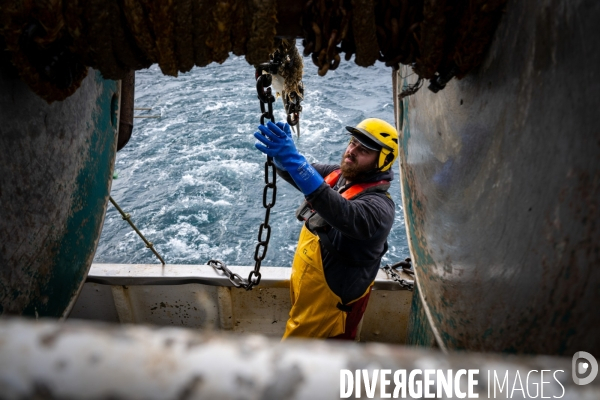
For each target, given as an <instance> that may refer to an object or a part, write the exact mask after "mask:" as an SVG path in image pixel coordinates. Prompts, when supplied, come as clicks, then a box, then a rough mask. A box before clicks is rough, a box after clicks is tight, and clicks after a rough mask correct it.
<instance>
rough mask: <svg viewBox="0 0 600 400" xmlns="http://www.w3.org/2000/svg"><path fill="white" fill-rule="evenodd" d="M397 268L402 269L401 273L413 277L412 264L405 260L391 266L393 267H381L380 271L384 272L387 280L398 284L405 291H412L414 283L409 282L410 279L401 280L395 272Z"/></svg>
mask: <svg viewBox="0 0 600 400" xmlns="http://www.w3.org/2000/svg"><path fill="white" fill-rule="evenodd" d="M398 267H402V271H403V272H405V273H407V274H410V275H414V274H415V273H414V271H413V270H412V263H411V259H410V258H407V259H406V260H404V261H400V262H399V263H396V264H393V265H386V266H385V267H381V269H382V270H383V271H384V272H385V274H386V275H387V277H388V279H391V280H393V281H394V282H398V284H399V285H400V286H401V287H402V288H403V289H406V290H409V291H411V292H412V291H413V289H414V287H415V281H414V280H411V279H404V278H402V277H401V276H400V275H399V274H398V273H397V272H396V271H395V269H396V268H398Z"/></svg>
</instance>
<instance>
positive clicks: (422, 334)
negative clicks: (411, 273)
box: [406, 287, 436, 347]
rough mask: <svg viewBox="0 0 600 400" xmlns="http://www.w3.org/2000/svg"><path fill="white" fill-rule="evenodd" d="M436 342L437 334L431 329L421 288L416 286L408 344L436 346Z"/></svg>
mask: <svg viewBox="0 0 600 400" xmlns="http://www.w3.org/2000/svg"><path fill="white" fill-rule="evenodd" d="M435 343H436V342H435V335H434V334H433V331H432V330H431V325H430V324H429V319H428V318H427V314H426V313H425V309H424V308H423V301H422V300H421V297H420V296H419V288H418V287H415V290H414V293H413V298H412V303H411V306H410V317H409V320H408V327H407V333H406V344H408V345H411V346H422V347H433V346H435Z"/></svg>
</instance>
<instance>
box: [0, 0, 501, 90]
mask: <svg viewBox="0 0 600 400" xmlns="http://www.w3.org/2000/svg"><path fill="white" fill-rule="evenodd" d="M296 1H300V0H296ZM505 3H506V0H454V1H452V2H450V1H448V0H308V1H306V2H305V3H304V11H303V12H302V15H301V16H299V18H300V19H301V21H300V26H302V29H303V31H304V33H303V37H304V42H303V43H304V55H305V56H308V55H310V56H311V58H312V60H313V62H314V63H315V65H317V67H318V73H319V75H325V74H326V73H327V72H328V71H332V70H335V69H336V68H337V67H338V66H339V64H340V59H341V58H340V57H341V54H342V53H345V59H346V60H350V58H351V57H352V55H354V54H355V55H356V57H355V61H356V63H357V64H358V65H360V66H369V65H373V64H374V63H375V61H376V60H379V61H381V62H384V63H385V64H386V65H387V66H391V67H394V68H397V67H398V66H399V64H404V65H410V66H412V67H413V68H414V71H415V72H416V73H417V74H418V75H419V76H420V77H421V78H423V79H429V80H431V81H432V83H433V86H431V85H430V88H431V89H432V90H434V91H435V90H440V88H443V87H444V86H445V82H447V81H449V80H450V79H451V78H452V77H454V76H456V77H457V78H459V79H460V78H462V77H464V76H465V75H466V74H467V73H468V72H469V71H470V70H471V69H473V68H474V67H475V66H477V65H478V64H479V63H481V61H482V59H483V54H484V52H485V50H486V48H487V47H488V45H489V43H490V41H491V38H492V35H493V33H494V30H495V29H496V26H497V25H498V21H499V19H500V16H501V14H502V10H503V7H504V5H505ZM0 9H1V10H2V12H1V13H0V50H3V49H2V48H1V47H5V48H6V49H7V50H8V52H9V54H10V57H11V61H12V63H13V64H14V65H15V67H16V68H17V70H18V71H19V74H20V75H21V78H22V79H23V80H24V81H25V82H26V83H27V84H28V85H29V86H30V87H31V89H32V90H33V91H35V92H36V93H37V94H38V95H39V96H41V97H42V98H44V99H45V100H46V101H48V102H52V101H56V100H63V99H65V98H66V97H68V96H70V95H71V94H72V93H74V92H75V90H77V88H78V87H79V85H80V84H81V81H82V80H83V78H85V76H86V73H87V67H92V68H94V69H97V70H100V71H101V72H102V75H103V76H104V77H105V78H108V79H122V78H123V77H124V76H125V74H126V73H127V72H128V71H130V70H138V69H142V68H147V67H149V66H150V65H152V64H154V63H158V65H159V66H160V69H161V71H162V72H163V73H164V74H166V75H172V76H177V74H178V72H186V71H189V70H190V69H191V68H192V67H193V66H194V65H196V66H199V67H203V66H206V65H208V64H210V63H211V62H218V63H222V62H223V61H224V60H225V59H226V58H227V57H228V55H229V53H230V52H233V54H235V55H245V57H246V60H247V61H248V63H250V64H251V65H255V66H256V65H258V64H260V63H265V62H268V61H269V54H272V53H273V51H274V49H275V48H276V44H275V35H276V31H275V28H276V24H277V18H276V16H277V8H276V0H261V1H255V0H222V1H218V2H213V1H211V0H195V1H192V0H165V1H151V0H68V1H62V0H47V1H26V0H0ZM2 42H4V46H3V45H2ZM0 54H2V52H0ZM0 56H1V55H0ZM296 93H300V92H299V91H296Z"/></svg>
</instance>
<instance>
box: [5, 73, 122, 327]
mask: <svg viewBox="0 0 600 400" xmlns="http://www.w3.org/2000/svg"><path fill="white" fill-rule="evenodd" d="M118 100H119V85H118V83H117V82H115V81H108V80H104V79H103V78H102V77H101V75H100V74H99V73H98V72H96V71H93V70H90V71H89V74H88V76H87V77H86V78H85V80H84V81H83V83H82V85H81V87H80V88H79V89H78V90H77V92H76V93H75V94H73V95H72V96H71V97H69V98H68V99H66V100H64V101H61V102H54V103H53V104H51V105H49V104H47V103H46V102H45V101H44V100H42V99H41V98H39V97H38V96H36V95H35V94H34V93H33V92H31V90H30V89H29V88H28V87H27V86H26V85H25V84H24V83H23V82H21V81H20V80H19V79H18V78H16V77H15V76H13V75H11V74H10V73H9V72H7V70H5V68H4V66H3V68H1V71H0V266H1V268H0V314H26V315H32V316H33V315H39V316H55V317H60V316H64V315H66V314H67V313H68V311H69V309H70V307H71V306H72V304H73V301H74V299H75V298H76V296H77V293H78V292H79V290H80V288H81V286H82V285H83V283H84V280H85V276H86V274H87V271H88V269H89V267H90V265H91V263H92V259H93V256H94V252H95V250H96V246H97V242H98V239H99V236H100V231H101V229H102V223H103V221H104V213H105V210H106V204H107V201H108V194H109V191H110V185H111V179H112V169H113V165H114V159H115V152H116V137H115V135H116V127H117V126H118V121H117V110H118Z"/></svg>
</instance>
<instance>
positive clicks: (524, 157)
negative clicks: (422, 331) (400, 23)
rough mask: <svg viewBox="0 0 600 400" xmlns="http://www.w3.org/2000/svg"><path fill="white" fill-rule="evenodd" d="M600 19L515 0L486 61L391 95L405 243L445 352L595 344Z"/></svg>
mask: <svg viewBox="0 0 600 400" xmlns="http://www.w3.org/2000/svg"><path fill="white" fill-rule="evenodd" d="M599 20H600V7H598V4H597V3H594V2H590V1H583V0H580V1H544V0H539V1H527V2H518V1H513V2H509V3H508V6H507V10H506V13H505V15H504V16H503V19H502V21H501V23H500V25H499V27H498V30H497V32H496V36H495V39H494V42H493V43H492V46H491V48H490V50H489V52H488V55H487V58H486V60H485V61H484V63H483V64H482V65H481V66H480V67H479V69H478V70H476V71H474V72H473V73H472V74H471V75H469V76H467V77H466V78H465V79H463V80H461V81H451V82H450V83H449V84H448V86H447V87H446V89H444V90H443V91H441V92H439V93H437V94H433V93H431V92H430V91H428V90H426V89H425V88H423V89H421V91H419V92H418V93H417V94H416V95H414V96H411V97H408V98H407V99H405V101H404V102H403V103H398V102H397V103H398V104H397V106H398V107H402V109H403V111H404V113H403V114H404V116H405V121H404V126H403V129H402V132H401V143H402V149H403V150H402V151H401V152H400V161H401V186H402V191H403V202H404V207H405V214H406V225H407V233H408V237H409V244H410V249H411V253H412V257H413V262H414V264H415V265H416V271H417V283H418V287H419V292H420V295H421V298H422V300H423V302H424V305H425V312H426V314H427V315H428V318H429V320H430V323H431V325H432V328H433V331H434V333H435V334H436V337H437V340H438V344H439V345H440V346H441V347H442V348H448V349H469V350H476V351H507V352H517V353H538V354H565V355H567V354H573V352H575V351H578V350H585V351H588V352H590V353H592V354H598V353H600V340H598V338H599V337H600V319H599V318H598V313H597V311H595V308H594V307H595V305H597V304H600V290H599V288H600V229H599V227H600V225H599V224H598V222H599V220H600V214H599V212H600V156H599V154H600V130H599V129H598V120H597V111H598V110H599V109H600V96H598V93H600V81H599V80H598V79H597V78H598V76H599V73H600V35H598V21H599ZM407 73H408V71H404V73H403V76H406V75H407ZM411 79H412V78H408V79H398V84H399V85H403V84H404V83H411V82H412V81H411ZM397 115H398V114H397Z"/></svg>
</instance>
